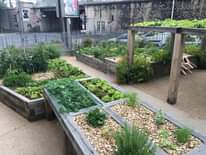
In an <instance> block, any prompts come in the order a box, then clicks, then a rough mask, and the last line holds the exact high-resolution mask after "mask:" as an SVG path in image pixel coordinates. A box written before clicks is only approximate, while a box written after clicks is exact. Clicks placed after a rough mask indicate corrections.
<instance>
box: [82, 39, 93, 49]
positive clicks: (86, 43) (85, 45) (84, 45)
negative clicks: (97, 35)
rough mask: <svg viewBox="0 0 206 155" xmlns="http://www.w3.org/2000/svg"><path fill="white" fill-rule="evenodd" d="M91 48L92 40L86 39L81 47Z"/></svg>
mask: <svg viewBox="0 0 206 155" xmlns="http://www.w3.org/2000/svg"><path fill="white" fill-rule="evenodd" d="M91 46H92V39H91V38H86V39H84V40H83V47H91Z"/></svg>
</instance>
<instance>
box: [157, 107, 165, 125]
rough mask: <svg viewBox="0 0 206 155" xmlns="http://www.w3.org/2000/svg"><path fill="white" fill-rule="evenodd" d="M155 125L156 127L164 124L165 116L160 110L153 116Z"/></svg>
mask: <svg viewBox="0 0 206 155" xmlns="http://www.w3.org/2000/svg"><path fill="white" fill-rule="evenodd" d="M155 123H156V125H157V126H160V125H163V124H164V123H165V116H164V113H163V112H162V110H160V111H158V112H157V113H156V114H155Z"/></svg>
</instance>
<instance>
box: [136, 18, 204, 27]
mask: <svg viewBox="0 0 206 155" xmlns="http://www.w3.org/2000/svg"><path fill="white" fill-rule="evenodd" d="M135 26H161V27H184V28H206V19H202V20H197V19H194V20H189V19H183V20H172V19H165V20H163V21H145V22H140V23H136V24H135Z"/></svg>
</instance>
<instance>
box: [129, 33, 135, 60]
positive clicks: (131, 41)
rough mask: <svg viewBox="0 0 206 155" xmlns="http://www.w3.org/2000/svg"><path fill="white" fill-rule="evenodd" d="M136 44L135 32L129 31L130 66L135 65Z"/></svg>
mask: <svg viewBox="0 0 206 155" xmlns="http://www.w3.org/2000/svg"><path fill="white" fill-rule="evenodd" d="M134 43H135V31H134V30H128V56H127V57H128V64H132V63H133V59H134Z"/></svg>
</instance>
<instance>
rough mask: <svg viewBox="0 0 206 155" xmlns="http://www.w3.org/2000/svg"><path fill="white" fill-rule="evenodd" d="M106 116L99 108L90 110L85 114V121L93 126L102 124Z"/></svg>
mask: <svg viewBox="0 0 206 155" xmlns="http://www.w3.org/2000/svg"><path fill="white" fill-rule="evenodd" d="M106 118H107V117H106V114H105V113H104V112H102V111H101V110H100V109H99V108H96V109H94V110H92V111H90V112H89V113H88V114H87V116H86V119H87V122H88V123H89V124H90V125H91V126H93V127H95V128H96V127H101V126H103V125H104V123H105V120H106Z"/></svg>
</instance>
